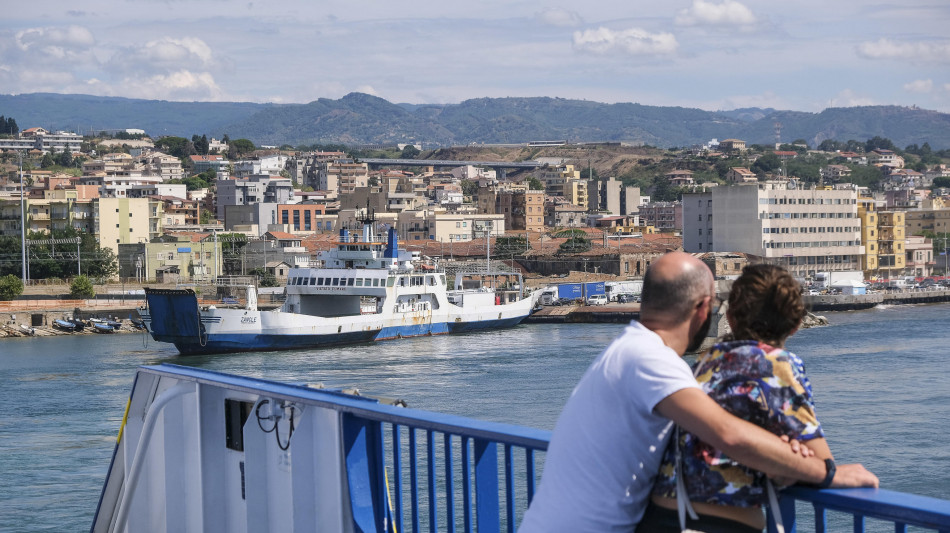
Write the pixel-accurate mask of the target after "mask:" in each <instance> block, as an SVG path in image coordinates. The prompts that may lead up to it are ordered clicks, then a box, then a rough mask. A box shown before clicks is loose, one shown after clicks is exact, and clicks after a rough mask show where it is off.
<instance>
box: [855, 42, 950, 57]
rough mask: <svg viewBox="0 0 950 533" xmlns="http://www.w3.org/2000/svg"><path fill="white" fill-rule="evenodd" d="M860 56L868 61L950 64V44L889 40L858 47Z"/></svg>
mask: <svg viewBox="0 0 950 533" xmlns="http://www.w3.org/2000/svg"><path fill="white" fill-rule="evenodd" d="M857 51H858V55H859V56H861V57H864V58H867V59H902V60H910V61H914V60H919V61H927V62H939V63H946V62H950V42H903V43H901V42H896V41H892V40H890V39H887V38H881V39H878V40H877V41H868V42H864V43H861V44H860V45H858V50H857Z"/></svg>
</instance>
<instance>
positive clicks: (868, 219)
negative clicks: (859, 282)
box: [858, 196, 883, 279]
mask: <svg viewBox="0 0 950 533" xmlns="http://www.w3.org/2000/svg"><path fill="white" fill-rule="evenodd" d="M882 208H883V202H879V201H877V200H875V199H874V198H871V197H868V196H859V197H858V218H859V219H860V220H861V243H862V246H864V255H863V256H862V257H861V271H863V272H864V278H865V279H871V278H874V277H876V276H877V275H878V270H877V269H878V253H879V252H880V249H881V248H880V245H879V244H878V242H877V240H878V236H879V235H880V228H879V227H878V224H879V218H878V211H880V210H881V209H882Z"/></svg>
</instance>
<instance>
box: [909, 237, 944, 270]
mask: <svg viewBox="0 0 950 533" xmlns="http://www.w3.org/2000/svg"><path fill="white" fill-rule="evenodd" d="M906 239H907V240H906V241H905V244H904V249H905V250H906V253H907V257H906V259H905V269H906V270H905V271H904V274H906V275H908V276H914V277H918V278H921V277H923V278H926V277H929V276H931V275H933V271H934V265H935V264H936V263H935V262H934V244H933V241H932V240H930V239H929V238H927V237H924V236H923V235H908V236H907V238H906Z"/></svg>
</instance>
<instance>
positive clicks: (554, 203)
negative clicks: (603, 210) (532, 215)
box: [544, 196, 587, 228]
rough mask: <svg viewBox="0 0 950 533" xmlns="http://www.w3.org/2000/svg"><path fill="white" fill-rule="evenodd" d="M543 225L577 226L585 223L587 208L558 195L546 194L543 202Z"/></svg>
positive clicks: (550, 226) (556, 226)
mask: <svg viewBox="0 0 950 533" xmlns="http://www.w3.org/2000/svg"><path fill="white" fill-rule="evenodd" d="M544 225H545V226H547V227H549V228H578V227H583V226H586V225H587V209H584V208H583V207H580V206H577V205H574V204H573V203H571V202H569V201H567V200H565V199H564V198H560V197H553V198H552V197H550V196H548V197H547V199H546V200H545V203H544Z"/></svg>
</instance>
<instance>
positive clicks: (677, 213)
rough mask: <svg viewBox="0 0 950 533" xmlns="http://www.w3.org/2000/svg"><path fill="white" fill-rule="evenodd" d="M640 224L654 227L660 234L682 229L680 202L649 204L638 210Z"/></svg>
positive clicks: (681, 205) (681, 204) (681, 206)
mask: <svg viewBox="0 0 950 533" xmlns="http://www.w3.org/2000/svg"><path fill="white" fill-rule="evenodd" d="M639 213H640V223H641V224H643V225H645V226H654V227H656V229H658V230H659V231H661V232H674V231H679V230H681V229H683V203H682V202H650V203H648V204H643V205H641V206H640V208H639Z"/></svg>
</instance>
